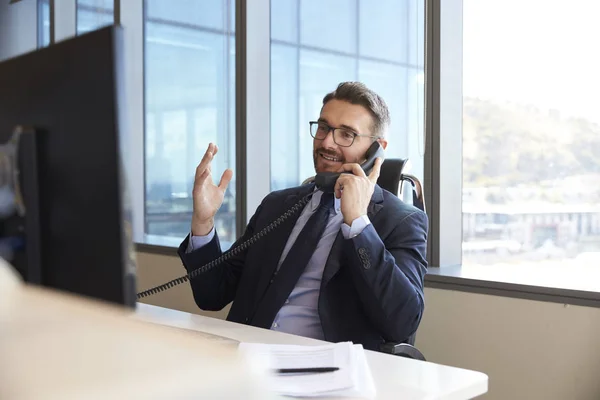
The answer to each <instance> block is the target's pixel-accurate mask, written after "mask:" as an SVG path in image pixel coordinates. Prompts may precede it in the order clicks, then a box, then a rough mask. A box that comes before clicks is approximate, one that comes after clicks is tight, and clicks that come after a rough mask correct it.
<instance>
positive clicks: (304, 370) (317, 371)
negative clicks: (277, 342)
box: [275, 367, 339, 374]
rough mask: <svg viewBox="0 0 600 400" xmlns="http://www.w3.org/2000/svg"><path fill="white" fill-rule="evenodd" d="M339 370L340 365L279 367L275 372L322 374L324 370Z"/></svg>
mask: <svg viewBox="0 0 600 400" xmlns="http://www.w3.org/2000/svg"><path fill="white" fill-rule="evenodd" d="M337 370H339V368H338V367H322V368H279V369H276V370H275V372H276V373H278V374H320V373H322V372H334V371H337Z"/></svg>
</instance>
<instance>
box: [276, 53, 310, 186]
mask: <svg viewBox="0 0 600 400" xmlns="http://www.w3.org/2000/svg"><path fill="white" fill-rule="evenodd" d="M298 68H299V65H298V48H297V47H295V46H294V47H292V46H286V45H275V44H273V45H272V46H271V132H272V135H271V190H279V189H285V188H288V187H291V186H295V185H296V184H297V183H298V181H299V180H300V176H299V173H298V167H299V161H298V160H299V156H300V154H299V150H300V145H299V142H300V137H299V136H298V134H297V133H298V132H300V133H301V134H302V133H304V134H308V122H307V121H306V122H305V121H302V123H301V122H300V121H299V120H298V99H299V96H298V85H290V82H297V81H298ZM303 127H304V129H302V128H303Z"/></svg>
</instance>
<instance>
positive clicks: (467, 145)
mask: <svg viewBox="0 0 600 400" xmlns="http://www.w3.org/2000/svg"><path fill="white" fill-rule="evenodd" d="M542 8H543V9H544V18H540V17H539V10H540V9H542ZM515 10H518V12H515ZM599 12H600V3H598V2H593V1H587V0H574V1H571V2H568V3H563V2H556V3H555V2H547V1H542V0H489V1H486V2H481V1H479V0H465V2H464V39H463V40H464V71H463V76H464V81H463V84H464V87H463V93H464V99H463V121H464V122H463V263H464V264H467V265H501V266H506V267H510V266H515V267H520V266H524V265H529V266H534V265H535V266H539V267H544V268H548V267H559V268H565V267H571V266H573V267H574V266H590V267H591V266H594V267H597V265H598V264H599V261H600V206H599V204H600V157H599V156H598V155H599V154H600V114H599V113H598V98H597V97H598V92H599V91H600V76H599V75H598V71H599V70H600V58H598V54H597V53H598V52H597V51H594V50H593V49H595V48H597V47H598V46H597V43H596V42H597V40H596V38H598V37H599V36H600V28H599V26H598V24H597V23H596V18H597V15H598V13H599ZM531 21H535V29H533V28H532V24H531ZM557 21H559V22H560V29H557ZM507 26H510V29H508V30H507V29H506V27H507Z"/></svg>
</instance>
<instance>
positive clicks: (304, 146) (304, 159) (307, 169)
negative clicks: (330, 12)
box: [288, 50, 357, 187]
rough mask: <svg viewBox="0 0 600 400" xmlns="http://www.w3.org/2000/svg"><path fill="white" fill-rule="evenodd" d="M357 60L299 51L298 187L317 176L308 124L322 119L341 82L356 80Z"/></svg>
mask: <svg viewBox="0 0 600 400" xmlns="http://www.w3.org/2000/svg"><path fill="white" fill-rule="evenodd" d="M356 69H357V67H356V58H353V57H344V56H338V55H335V54H327V53H322V52H317V51H311V50H301V51H300V102H299V107H298V110H299V114H298V115H299V118H300V127H301V128H300V130H299V141H298V149H299V168H300V170H299V173H300V175H299V176H298V177H297V178H296V180H295V182H292V181H290V184H289V185H288V187H290V186H297V185H299V184H300V183H302V181H303V180H305V179H306V178H309V177H311V176H313V175H314V174H315V168H314V163H313V156H312V149H313V138H312V137H311V136H310V132H309V129H308V121H314V120H316V119H317V118H319V114H320V112H321V107H322V106H323V97H324V96H325V95H326V94H327V93H328V92H331V91H332V90H334V89H335V88H336V86H337V85H338V83H340V82H342V81H351V80H356V78H357V76H356Z"/></svg>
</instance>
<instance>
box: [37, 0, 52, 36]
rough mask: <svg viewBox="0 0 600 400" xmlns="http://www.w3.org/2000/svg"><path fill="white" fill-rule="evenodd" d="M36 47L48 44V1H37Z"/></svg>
mask: <svg viewBox="0 0 600 400" xmlns="http://www.w3.org/2000/svg"><path fill="white" fill-rule="evenodd" d="M38 13H39V14H38V24H39V28H38V34H39V36H38V38H39V39H38V47H46V46H48V45H49V44H50V0H39V1H38Z"/></svg>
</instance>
